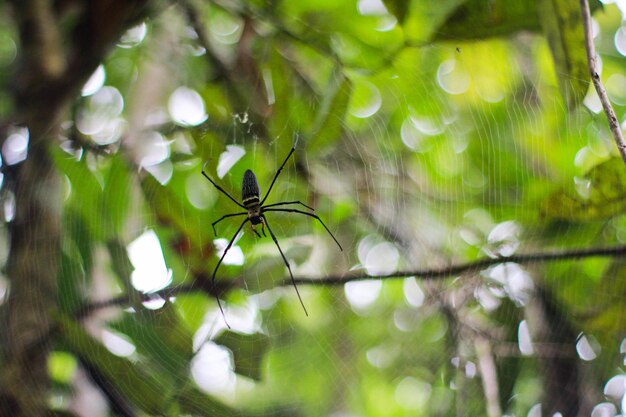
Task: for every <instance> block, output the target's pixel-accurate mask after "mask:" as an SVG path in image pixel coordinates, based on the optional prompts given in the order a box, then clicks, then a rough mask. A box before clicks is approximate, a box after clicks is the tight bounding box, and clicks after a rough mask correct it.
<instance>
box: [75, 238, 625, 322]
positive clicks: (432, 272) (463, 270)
mask: <svg viewBox="0 0 626 417" xmlns="http://www.w3.org/2000/svg"><path fill="white" fill-rule="evenodd" d="M624 255H626V245H623V246H615V247H612V248H588V249H570V250H561V251H553V252H547V253H529V254H522V255H513V256H508V257H502V258H489V259H481V260H478V261H475V262H467V263H463V264H459V265H450V266H447V267H443V268H432V269H421V270H419V269H418V270H412V271H398V272H395V273H392V274H387V275H368V274H367V273H365V272H363V273H357V274H344V275H328V276H325V277H321V278H312V277H298V276H294V282H295V283H296V284H308V285H343V284H345V283H347V282H351V281H363V280H366V279H374V280H375V279H379V280H386V279H399V278H407V277H416V278H421V279H444V278H448V277H452V276H457V275H465V274H468V273H476V272H479V271H481V270H483V269H485V268H488V267H490V266H493V265H498V264H502V263H507V262H513V263H518V264H531V263H540V262H555V261H568V260H577V259H585V258H597V257H605V258H609V257H617V256H624ZM205 281H206V285H199V283H201V282H203V281H198V280H196V282H195V284H189V285H178V286H175V287H168V288H164V289H162V290H159V291H155V292H153V293H150V294H143V295H142V300H141V301H150V300H154V299H159V298H162V299H168V298H170V297H174V296H176V295H180V294H188V293H193V292H197V291H204V292H206V293H207V294H211V295H216V294H221V293H223V292H225V291H228V290H229V289H232V288H235V287H238V286H242V285H243V281H244V279H243V277H240V279H236V280H231V281H224V280H220V281H217V282H216V288H213V287H212V285H211V283H210V282H209V281H207V280H205ZM226 282H227V283H226ZM217 283H219V288H217V287H218V284H217ZM278 285H279V286H287V285H293V282H292V281H291V278H290V277H289V278H286V279H283V280H282V281H281V282H280V283H279V284H278ZM129 302H130V299H129V297H128V296H120V297H116V298H112V299H109V300H104V301H98V302H93V303H88V304H85V305H84V306H83V307H81V308H80V309H79V310H77V311H76V313H75V314H74V316H75V317H76V318H84V317H85V316H87V315H89V314H90V313H91V312H93V311H96V310H99V309H102V308H108V307H115V306H122V305H127V304H128V303H129Z"/></svg>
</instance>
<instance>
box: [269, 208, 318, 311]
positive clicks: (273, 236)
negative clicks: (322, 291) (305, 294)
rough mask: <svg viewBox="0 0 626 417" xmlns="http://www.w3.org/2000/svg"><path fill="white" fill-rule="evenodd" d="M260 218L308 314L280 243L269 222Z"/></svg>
mask: <svg viewBox="0 0 626 417" xmlns="http://www.w3.org/2000/svg"><path fill="white" fill-rule="evenodd" d="M261 218H262V219H263V223H265V225H266V226H267V230H268V231H269V232H270V236H271V237H272V240H273V241H274V243H275V244H276V247H277V248H278V252H280V256H281V257H282V258H283V262H285V265H286V266H287V270H288V271H289V276H290V277H291V283H292V284H293V287H294V288H295V289H296V294H297V295H298V299H299V300H300V304H301V305H302V309H303V310H304V314H306V315H307V317H308V315H309V313H308V311H306V307H305V306H304V302H303V301H302V297H300V291H298V286H297V285H296V281H295V280H294V279H293V273H292V272H291V266H289V262H287V258H286V257H285V254H284V253H283V250H282V249H281V248H280V245H279V244H278V239H276V235H274V232H272V228H271V227H270V225H269V223H267V219H266V218H265V216H264V215H261Z"/></svg>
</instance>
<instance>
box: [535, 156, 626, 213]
mask: <svg viewBox="0 0 626 417" xmlns="http://www.w3.org/2000/svg"><path fill="white" fill-rule="evenodd" d="M577 183H578V184H579V185H578V188H577V187H575V186H573V185H572V186H570V187H567V188H565V189H564V190H561V191H558V192H556V193H554V194H552V195H551V196H550V197H549V198H548V199H547V200H546V201H545V202H544V204H543V206H542V209H541V212H542V214H543V215H544V216H548V217H552V218H557V219H564V220H571V221H591V220H600V219H610V218H612V217H614V216H617V215H620V214H623V213H624V212H626V166H625V165H624V162H623V161H622V160H621V159H620V158H613V159H610V160H608V161H606V162H603V163H601V164H599V165H597V166H595V167H594V168H592V169H591V170H590V171H589V172H588V173H587V175H586V176H585V178H583V179H582V180H578V181H577Z"/></svg>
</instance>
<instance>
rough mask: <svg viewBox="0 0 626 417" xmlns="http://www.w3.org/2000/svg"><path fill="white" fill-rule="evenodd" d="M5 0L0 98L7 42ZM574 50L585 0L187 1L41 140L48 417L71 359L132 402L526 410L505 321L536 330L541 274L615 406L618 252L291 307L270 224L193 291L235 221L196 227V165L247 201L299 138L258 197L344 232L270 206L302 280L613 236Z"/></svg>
mask: <svg viewBox="0 0 626 417" xmlns="http://www.w3.org/2000/svg"><path fill="white" fill-rule="evenodd" d="M598 5H599V3H597V2H593V5H592V6H593V8H594V10H596V13H595V15H594V18H595V19H596V21H597V23H598V28H599V29H598V30H599V31H598V35H597V38H596V44H597V46H598V49H599V53H600V54H601V55H602V58H603V69H602V71H603V72H602V78H603V80H605V81H607V89H608V92H609V95H610V97H611V99H612V100H613V105H614V106H615V108H616V111H617V113H618V116H619V117H620V120H622V118H623V114H624V110H625V108H626V94H624V86H626V70H625V68H626V65H625V58H624V51H625V50H626V48H625V47H624V46H623V45H622V46H621V48H622V49H619V48H620V45H619V44H618V43H617V41H614V39H617V35H616V31H620V30H622V29H620V25H621V19H622V17H621V15H620V12H619V10H618V9H617V7H616V6H614V5H609V6H606V8H605V9H600V8H599V7H598ZM0 7H1V8H2V9H3V12H5V14H6V16H3V17H2V19H1V21H2V22H5V21H6V22H7V25H0V77H1V81H2V85H3V87H4V88H3V89H2V91H0V114H6V113H8V112H10V108H11V102H10V94H9V93H7V91H8V86H7V83H8V82H9V80H10V72H11V70H14V68H13V64H14V62H15V55H16V54H17V52H18V51H19V45H18V42H17V41H16V33H15V30H16V29H15V27H14V26H13V24H9V23H10V22H11V19H10V17H7V16H10V15H9V14H8V11H7V10H6V8H7V7H6V6H5V5H1V6H0ZM197 24H201V25H202V26H201V27H202V28H203V29H202V30H201V29H199V28H198V27H197V26H196V27H194V25H197ZM582 39H583V33H582V25H581V22H580V15H579V13H578V4H577V2H571V1H569V2H568V1H564V0H541V1H520V2H506V1H500V0H496V1H478V0H449V1H444V2H440V3H437V4H436V5H435V4H434V3H429V2H420V1H417V0H414V1H409V2H404V1H397V0H385V1H384V2H379V1H369V0H361V1H359V2H351V1H344V2H336V1H328V0H325V1H296V2H261V1H254V0H252V1H248V2H225V1H220V0H218V1H207V2H199V1H197V2H196V1H192V0H184V1H179V2H174V3H173V4H172V5H171V7H169V8H167V9H165V10H164V11H163V12H162V13H161V14H160V15H158V16H154V17H153V18H151V19H150V20H148V21H146V22H144V23H142V24H141V25H140V26H138V27H136V28H134V29H133V30H131V31H129V32H128V33H127V34H126V35H125V36H124V38H123V39H121V40H120V42H119V44H118V46H117V47H116V48H115V49H114V50H113V51H112V53H111V54H110V56H109V57H108V59H107V60H106V61H105V62H103V63H102V70H103V73H104V79H102V80H100V85H99V84H98V80H93V79H92V81H93V82H94V83H95V85H96V87H95V88H94V90H93V91H91V92H86V91H85V90H84V91H83V94H82V95H81V97H80V98H78V99H77V100H76V102H75V103H73V109H72V112H71V114H67V115H65V117H66V120H64V122H63V124H62V129H61V130H62V131H61V134H60V138H61V139H60V141H59V143H58V144H55V145H54V146H52V147H51V152H52V154H53V156H54V160H55V163H56V165H57V168H58V170H59V172H60V173H61V174H62V176H63V178H64V180H65V182H64V184H65V187H64V200H63V225H62V227H63V240H62V251H61V255H60V270H59V286H60V297H59V310H60V312H59V313H58V317H57V327H58V329H57V332H56V334H55V335H56V336H57V338H56V339H55V340H56V345H55V351H54V352H53V354H52V356H51V358H50V376H51V378H52V379H53V381H54V383H55V384H54V391H55V392H54V394H55V396H56V397H57V398H60V399H62V400H59V401H56V402H55V403H54V408H55V410H56V411H58V413H59V415H62V413H68V412H69V411H68V410H69V409H70V407H69V406H68V404H70V403H71V399H72V398H73V396H74V395H78V394H77V391H76V389H75V387H74V386H73V385H72V384H74V383H75V382H73V379H72V378H73V375H74V374H75V373H76V372H78V371H77V370H76V369H77V368H83V369H85V370H87V371H88V372H87V373H89V374H90V376H91V379H92V383H93V384H95V385H96V386H98V387H99V388H100V389H101V391H102V392H105V391H106V390H107V389H110V390H112V391H113V392H116V393H117V394H119V395H121V396H122V397H123V398H125V400H126V401H128V403H130V404H132V407H133V408H134V409H135V410H140V411H138V414H137V415H167V416H177V415H198V416H230V415H233V416H234V415H241V416H247V415H255V416H265V415H267V416H282V415H285V416H287V415H289V416H319V415H336V416H338V415H354V416H404V415H411V416H433V415H439V416H451V415H486V413H487V411H486V410H487V408H488V407H496V408H497V409H499V410H500V412H501V413H506V414H508V415H528V414H529V410H531V408H532V407H533V406H535V405H536V404H538V403H540V402H542V401H545V398H542V389H541V382H540V381H541V380H542V378H545V375H542V369H541V368H540V366H539V363H540V362H539V361H538V360H537V357H539V356H541V355H549V352H547V351H544V350H542V349H544V348H545V347H544V346H542V345H541V341H540V340H539V341H537V340H535V342H537V343H536V344H535V345H534V351H533V352H531V353H529V352H527V351H524V352H523V353H522V351H521V350H520V346H521V341H520V339H521V336H520V333H521V332H522V330H521V329H523V326H521V323H522V322H523V320H527V321H528V323H530V324H529V326H531V327H533V326H535V328H534V329H535V330H536V329H537V328H539V327H541V326H540V324H537V323H536V322H533V321H532V317H533V309H534V307H533V303H536V302H538V301H537V300H536V299H535V298H533V294H534V292H533V291H534V289H537V288H544V287H545V288H549V289H550V291H549V292H548V293H549V294H553V296H554V300H551V302H553V303H554V304H555V305H559V306H560V307H561V308H562V309H563V310H564V311H565V312H567V313H568V314H567V317H568V318H567V320H571V323H568V325H571V326H573V328H575V329H576V330H577V331H579V332H581V334H582V333H584V334H586V335H589V336H590V339H592V340H595V341H596V342H597V344H596V345H593V346H592V349H593V351H594V354H595V355H596V358H595V359H594V360H585V363H584V364H583V359H579V358H575V359H574V360H573V363H575V364H576V366H581V367H583V366H585V367H586V368H585V369H587V370H590V371H589V372H588V373H587V374H585V375H586V376H588V381H586V382H587V384H588V385H587V388H588V389H589V391H588V397H589V398H591V400H590V401H592V402H593V404H592V405H595V404H598V403H600V402H603V401H612V402H614V403H615V406H616V409H619V407H620V400H619V399H616V398H611V397H606V398H605V397H604V395H603V386H604V384H605V383H606V381H607V380H609V378H611V377H612V376H615V375H621V374H622V373H623V366H624V358H623V352H624V349H623V348H622V349H621V350H620V343H623V342H622V340H623V338H624V337H625V336H626V327H625V326H624V314H623V313H624V306H623V303H624V301H623V300H624V294H623V293H624V291H623V288H622V287H623V284H621V283H622V282H623V281H624V275H622V274H626V271H625V269H624V266H623V265H622V262H621V261H614V262H611V261H607V260H597V259H594V260H570V261H564V262H559V263H555V264H549V265H543V264H538V265H533V266H528V267H527V266H517V268H516V267H502V268H489V269H487V270H484V271H480V272H479V273H473V274H467V275H463V276H460V277H450V279H448V280H442V281H429V280H420V279H419V277H418V278H417V279H414V278H406V279H398V280H389V281H384V282H381V281H373V282H370V281H366V282H363V283H355V285H354V286H352V285H347V286H345V287H343V286H341V287H339V286H337V287H333V286H325V287H324V286H318V285H309V286H307V285H302V284H301V285H299V287H298V288H299V290H300V292H301V293H302V295H303V300H304V303H305V304H306V306H307V309H308V311H309V316H308V317H307V316H305V314H304V312H303V311H302V308H301V306H300V304H299V302H298V298H297V296H296V294H295V291H294V289H293V287H291V283H290V281H289V280H288V275H286V274H287V271H286V268H285V267H284V264H283V262H282V259H281V258H280V256H279V253H278V251H277V249H276V246H275V245H274V243H273V242H272V240H271V239H270V238H269V237H268V238H260V239H259V238H257V237H255V236H254V234H253V233H251V232H250V230H249V228H248V227H247V226H246V227H244V229H243V235H242V236H239V237H238V238H237V240H236V243H235V245H234V247H233V249H232V251H231V254H234V255H237V254H239V253H241V254H242V256H243V258H241V259H236V258H237V256H235V257H233V259H227V262H224V264H223V265H222V266H221V267H220V270H219V273H218V274H217V281H218V286H217V287H216V288H213V287H212V286H211V285H210V280H211V275H212V273H213V270H214V268H215V266H216V264H217V261H218V259H219V256H220V255H221V251H223V249H224V247H225V246H226V243H227V242H228V241H229V240H230V239H231V238H234V236H233V234H234V233H235V231H236V228H237V226H238V225H239V224H240V222H241V221H242V220H243V219H244V218H245V217H234V218H227V219H225V220H224V221H223V222H220V223H219V224H218V225H217V236H214V234H213V228H212V223H213V222H214V221H216V220H217V219H219V218H221V217H222V216H224V215H227V214H231V213H238V212H241V211H242V209H241V207H238V206H237V205H235V204H234V203H233V202H232V201H230V199H228V198H227V197H226V196H225V195H223V194H220V193H219V191H218V190H216V189H215V188H214V187H213V186H212V185H211V184H210V183H209V182H208V181H206V179H205V178H203V177H202V175H201V170H202V169H203V167H204V169H205V170H206V172H207V174H208V175H209V176H210V177H211V178H212V179H213V180H214V181H216V182H217V183H218V184H219V185H220V186H221V187H223V188H224V190H225V191H226V192H228V193H229V194H230V195H231V196H232V197H233V198H234V199H235V200H237V201H240V198H241V195H240V190H241V178H242V177H243V173H244V172H245V171H246V170H247V169H252V170H253V171H254V172H255V174H256V175H257V177H258V180H259V183H260V186H261V193H262V196H263V195H265V194H263V193H264V192H266V191H267V187H268V186H269V184H270V183H271V181H272V179H273V177H274V174H275V173H276V170H277V169H278V167H279V166H280V163H281V162H282V161H283V159H284V158H285V156H286V155H287V154H288V152H289V150H290V149H291V147H292V146H293V145H294V143H297V146H296V152H295V153H294V155H293V157H292V159H291V160H290V161H288V163H287V165H286V166H285V169H284V171H283V172H282V174H281V176H280V177H279V178H278V180H277V182H276V184H275V186H274V188H273V189H272V193H271V195H270V197H269V198H268V201H267V202H268V203H276V202H281V201H301V202H303V203H304V204H306V205H310V206H313V207H315V209H316V213H317V214H318V215H319V216H320V218H322V219H323V221H324V222H325V224H326V225H327V226H328V227H329V229H330V230H331V231H332V232H333V233H334V234H335V235H336V236H337V238H338V240H339V241H340V242H341V244H342V246H343V247H344V251H343V252H340V251H338V250H337V248H336V246H335V244H334V242H333V241H332V239H331V238H330V237H329V236H328V235H327V234H326V232H325V230H324V229H323V227H322V226H321V225H320V224H318V223H317V222H316V221H315V220H314V219H312V218H310V217H307V216H302V215H298V214H294V213H268V221H269V222H270V224H271V227H272V230H274V232H275V233H276V235H277V237H278V241H279V243H280V245H281V248H282V249H283V251H284V252H285V254H286V256H287V258H288V259H289V260H290V263H291V265H292V267H293V269H294V273H295V275H298V276H301V277H308V278H310V280H311V281H315V279H316V278H318V277H321V276H325V275H338V276H342V275H344V274H347V273H348V272H349V271H350V270H352V269H354V270H356V269H358V270H363V269H365V270H367V271H368V273H371V274H372V275H376V271H379V270H382V271H388V272H393V271H396V270H411V269H426V268H430V267H432V268H436V267H441V266H442V265H448V264H453V263H463V262H470V261H473V260H476V259H481V258H484V257H486V256H489V257H498V256H508V255H511V254H513V253H526V252H542V251H547V250H550V249H554V248H570V247H582V246H610V245H615V244H619V243H621V242H623V241H624V239H625V237H626V234H625V233H626V223H625V222H624V219H623V216H622V213H623V212H624V209H625V207H626V206H625V204H624V195H625V190H624V183H625V182H624V165H623V162H622V161H621V159H619V158H616V157H615V153H616V152H615V150H614V145H613V143H612V140H611V136H610V132H609V131H608V128H607V124H606V121H605V118H604V115H603V114H602V113H601V108H600V106H599V104H598V102H597V99H596V98H595V94H594V93H593V92H590V91H589V82H588V81H589V80H588V76H587V63H586V57H585V50H584V48H583V43H582ZM181 87H184V89H181ZM10 198H11V196H4V199H5V207H6V206H7V204H9V203H10ZM7 201H8V202H9V203H7ZM5 210H6V209H5ZM147 231H152V232H154V233H155V234H156V236H157V238H158V241H159V244H160V249H161V250H160V251H158V252H159V253H155V252H149V251H146V252H144V253H143V254H142V257H143V258H142V259H143V263H144V264H148V265H149V266H150V265H152V266H155V265H157V266H158V264H159V261H158V260H159V258H160V257H161V256H162V257H163V258H164V262H165V265H166V268H167V270H166V271H164V275H166V276H167V280H168V281H167V282H165V283H158V282H157V279H156V277H155V276H148V281H149V283H150V284H154V289H153V291H157V290H160V291H161V292H159V296H153V300H152V301H150V302H146V299H145V297H144V295H143V294H142V289H140V288H138V285H137V282H138V279H139V278H138V277H139V272H138V270H139V269H140V267H139V266H138V265H137V262H138V261H136V259H135V258H133V256H132V254H131V253H130V252H131V251H130V250H129V249H128V248H129V245H130V244H131V242H134V241H136V239H137V238H139V237H140V236H142V235H143V234H144V233H145V232H147ZM218 239H219V240H218ZM239 251H240V252H239ZM509 266H510V265H509ZM155 267H156V266H155ZM285 277H287V280H285ZM163 288H165V289H163ZM183 289H184V291H183ZM216 293H217V294H219V296H220V297H221V299H223V300H224V301H223V305H225V306H226V308H225V315H226V318H227V320H228V322H229V323H230V324H231V325H232V326H233V329H231V330H229V329H227V328H226V326H225V322H224V318H223V317H222V316H221V313H220V311H219V309H218V307H217V304H216V302H215V298H214V296H215V294H216ZM115 297H119V298H117V300H118V302H112V303H111V305H109V307H110V308H107V309H97V308H96V309H94V310H93V311H89V312H88V314H87V316H88V317H86V318H84V320H83V321H79V320H77V319H76V317H75V316H76V312H78V311H80V308H81V307H84V306H85V305H86V304H88V303H89V302H90V301H93V300H98V301H100V300H107V299H111V300H115V299H116V298H115ZM119 300H121V301H119ZM155 300H156V301H155ZM83 324H84V325H83ZM110 334H114V335H118V336H117V338H113V341H111V338H110V337H109V336H107V335H110ZM537 334H538V333H533V336H536V335H537ZM107 338H108V339H107ZM118 339H121V340H122V341H121V342H120V341H119V340H118ZM484 340H486V341H487V344H488V346H489V348H490V350H489V351H488V353H487V354H486V355H487V356H488V357H489V358H490V360H492V361H493V368H494V369H495V375H496V379H495V380H491V379H489V378H488V377H487V376H486V373H483V371H484V368H483V367H484V366H486V365H485V363H486V362H485V360H486V359H485V357H484V356H481V354H480V352H481V350H480V349H479V348H478V347H477V346H478V343H479V341H484ZM562 342H563V343H564V344H566V343H567V344H569V345H574V344H576V343H577V341H576V340H564V341H562ZM116 344H117V348H118V349H119V347H120V346H122V347H124V346H126V347H128V346H130V350H129V351H124V350H123V349H122V351H119V350H116ZM546 349H547V348H546ZM546 352H547V353H546ZM488 386H490V387H491V388H492V389H495V392H496V393H497V398H496V399H495V400H493V399H489V397H488V395H487V394H486V391H487V389H486V387H488ZM107 387H108V388H107ZM589 387H591V388H593V389H591V388H589ZM111 401H112V400H111V399H110V397H109V402H110V404H109V406H110V408H111V409H112V410H113V409H115V405H114V404H111ZM103 415H106V412H105V414H103ZM111 415H113V411H111Z"/></svg>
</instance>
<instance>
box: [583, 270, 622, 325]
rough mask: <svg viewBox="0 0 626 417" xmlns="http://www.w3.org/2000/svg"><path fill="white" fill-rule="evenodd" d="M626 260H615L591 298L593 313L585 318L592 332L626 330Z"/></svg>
mask: <svg viewBox="0 0 626 417" xmlns="http://www.w3.org/2000/svg"><path fill="white" fill-rule="evenodd" d="M624 277H626V261H624V260H622V259H616V260H614V261H613V262H612V263H611V265H610V266H609V267H608V268H607V269H606V271H605V272H604V274H603V275H602V279H601V281H600V282H599V283H598V285H597V286H596V288H594V290H593V293H592V295H591V296H590V297H588V299H589V311H590V312H592V314H591V315H589V316H588V318H587V319H586V320H585V328H586V329H587V330H588V331H589V332H591V333H597V332H604V333H605V334H607V335H616V334H624V333H625V332H626V321H624V317H626V280H625V279H624Z"/></svg>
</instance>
